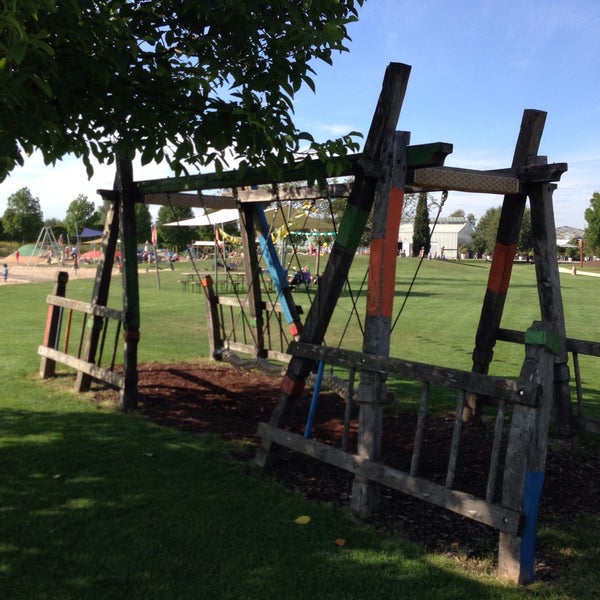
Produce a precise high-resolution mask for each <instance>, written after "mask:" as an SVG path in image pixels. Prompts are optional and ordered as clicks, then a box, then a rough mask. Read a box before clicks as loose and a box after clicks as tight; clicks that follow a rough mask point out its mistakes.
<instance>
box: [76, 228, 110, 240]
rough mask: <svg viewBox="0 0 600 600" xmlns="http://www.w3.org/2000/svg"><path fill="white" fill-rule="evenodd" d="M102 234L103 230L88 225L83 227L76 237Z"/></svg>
mask: <svg viewBox="0 0 600 600" xmlns="http://www.w3.org/2000/svg"><path fill="white" fill-rule="evenodd" d="M103 234H104V232H103V231H99V230H98V229H89V228H88V227H84V228H83V230H82V232H81V233H80V234H79V236H78V237H80V238H88V237H98V236H102V235H103Z"/></svg>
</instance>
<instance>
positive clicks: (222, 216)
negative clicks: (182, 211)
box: [161, 208, 240, 227]
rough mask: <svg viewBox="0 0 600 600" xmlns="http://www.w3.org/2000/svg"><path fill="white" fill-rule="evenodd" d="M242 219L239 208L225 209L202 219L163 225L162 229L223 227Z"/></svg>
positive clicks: (197, 218) (203, 216)
mask: <svg viewBox="0 0 600 600" xmlns="http://www.w3.org/2000/svg"><path fill="white" fill-rule="evenodd" d="M239 218H240V213H239V211H238V209H237V208H223V209H222V210H217V211H215V212H213V213H210V214H209V215H202V216H200V217H192V218H191V219H184V220H183V221H173V222H172V223H163V224H162V225H161V227H177V226H181V227H203V226H205V225H222V224H223V223H231V222H232V221H237V220H238V219H239Z"/></svg>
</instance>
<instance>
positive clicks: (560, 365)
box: [529, 183, 575, 437]
mask: <svg viewBox="0 0 600 600" xmlns="http://www.w3.org/2000/svg"><path fill="white" fill-rule="evenodd" d="M555 188H556V186H555V185H554V184H551V183H537V184H533V185H531V186H530V188H529V200H530V203H531V230H532V235H533V246H534V254H535V271H536V277H537V288H538V295H539V299H540V310H541V315H542V321H543V322H544V324H545V325H546V326H547V327H548V328H549V329H550V331H552V332H553V333H555V334H556V335H558V336H559V337H560V339H561V340H562V343H561V346H560V350H559V352H558V353H557V355H556V357H555V362H554V407H555V415H554V417H555V418H554V421H555V423H554V425H555V428H556V432H557V433H558V434H559V435H561V436H562V437H570V436H573V435H574V434H575V422H574V419H573V410H572V406H571V391H570V389H569V380H570V373H569V367H568V364H567V363H568V357H569V353H568V351H567V334H566V327H565V316H564V310H563V301H562V295H561V289H560V275H559V272H558V262H557V259H556V256H557V251H556V233H555V232H556V225H555V222H554V210H553V205H552V193H553V191H554V189H555Z"/></svg>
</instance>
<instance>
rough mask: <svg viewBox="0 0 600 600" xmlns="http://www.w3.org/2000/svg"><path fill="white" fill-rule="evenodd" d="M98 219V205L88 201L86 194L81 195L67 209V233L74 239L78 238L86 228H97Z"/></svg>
mask: <svg viewBox="0 0 600 600" xmlns="http://www.w3.org/2000/svg"><path fill="white" fill-rule="evenodd" d="M98 219H99V216H98V213H97V211H96V205H95V204H94V203H93V202H92V201H91V200H88V197H87V196H85V195H84V194H79V196H77V198H75V200H73V201H72V202H71V203H70V204H69V207H68V208H67V213H66V215H65V227H66V229H67V233H68V234H69V235H70V236H71V237H72V238H76V237H77V236H78V235H79V234H80V233H81V231H82V230H83V228H84V227H89V228H91V229H93V228H95V227H97V226H98Z"/></svg>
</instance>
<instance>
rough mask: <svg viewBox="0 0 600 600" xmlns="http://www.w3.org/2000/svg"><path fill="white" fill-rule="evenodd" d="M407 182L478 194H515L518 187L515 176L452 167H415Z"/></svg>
mask: <svg viewBox="0 0 600 600" xmlns="http://www.w3.org/2000/svg"><path fill="white" fill-rule="evenodd" d="M407 183H408V184H409V185H411V186H414V187H416V188H419V189H422V190H428V191H434V190H435V191H438V190H453V191H457V192H478V193H480V194H516V193H518V192H519V188H520V182H519V180H518V179H517V178H516V177H515V176H510V175H497V174H490V173H486V172H484V171H475V170H472V169H457V168H452V167H432V168H426V169H416V170H414V171H413V172H412V173H411V174H409V177H408V180H407Z"/></svg>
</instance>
